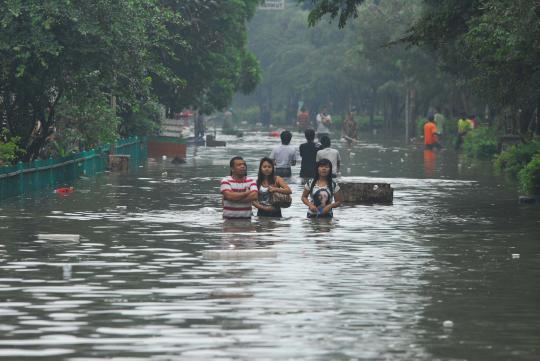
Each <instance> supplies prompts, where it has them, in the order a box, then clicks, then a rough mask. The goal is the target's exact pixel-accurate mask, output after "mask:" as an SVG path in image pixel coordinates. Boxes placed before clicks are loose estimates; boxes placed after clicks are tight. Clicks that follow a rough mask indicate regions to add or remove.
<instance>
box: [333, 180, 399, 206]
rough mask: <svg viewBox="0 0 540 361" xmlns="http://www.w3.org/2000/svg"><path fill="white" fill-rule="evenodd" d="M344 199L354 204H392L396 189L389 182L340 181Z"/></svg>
mask: <svg viewBox="0 0 540 361" xmlns="http://www.w3.org/2000/svg"><path fill="white" fill-rule="evenodd" d="M339 187H340V189H341V193H342V194H343V201H344V202H345V203H352V204H376V203H377V204H392V203H393V202H394V189H393V188H392V187H391V186H390V184H388V183H351V182H340V183H339Z"/></svg>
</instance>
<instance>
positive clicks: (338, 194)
mask: <svg viewBox="0 0 540 361" xmlns="http://www.w3.org/2000/svg"><path fill="white" fill-rule="evenodd" d="M342 203H343V194H341V191H337V192H336V193H335V194H334V202H332V203H331V204H329V205H327V206H326V207H324V209H323V212H322V213H323V214H328V213H330V211H331V210H332V208H337V207H340V206H341V204H342Z"/></svg>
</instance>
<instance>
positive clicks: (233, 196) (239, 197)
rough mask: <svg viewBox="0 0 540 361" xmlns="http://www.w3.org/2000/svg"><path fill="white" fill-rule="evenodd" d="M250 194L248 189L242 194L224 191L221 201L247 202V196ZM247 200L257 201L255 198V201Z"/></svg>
mask: <svg viewBox="0 0 540 361" xmlns="http://www.w3.org/2000/svg"><path fill="white" fill-rule="evenodd" d="M250 193H251V191H250V190H249V189H248V190H246V191H243V192H233V191H231V190H226V191H223V192H222V194H223V199H226V200H228V201H233V202H238V201H243V200H247V198H248V195H249V194H250ZM255 195H257V193H255ZM249 200H250V201H254V200H257V197H255V199H249Z"/></svg>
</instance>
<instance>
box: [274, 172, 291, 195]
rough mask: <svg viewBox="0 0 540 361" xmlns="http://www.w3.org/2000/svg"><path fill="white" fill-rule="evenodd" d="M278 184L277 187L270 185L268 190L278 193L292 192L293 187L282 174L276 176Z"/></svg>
mask: <svg viewBox="0 0 540 361" xmlns="http://www.w3.org/2000/svg"><path fill="white" fill-rule="evenodd" d="M276 184H277V187H270V188H269V189H268V190H269V191H270V192H277V193H283V194H291V193H292V191H291V188H289V185H288V184H287V182H285V180H284V179H283V178H281V177H280V176H276Z"/></svg>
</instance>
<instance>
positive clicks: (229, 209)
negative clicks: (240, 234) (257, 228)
mask: <svg viewBox="0 0 540 361" xmlns="http://www.w3.org/2000/svg"><path fill="white" fill-rule="evenodd" d="M229 165H230V167H231V175H230V176H228V177H225V178H223V179H222V180H221V189H220V190H221V194H222V196H223V218H232V219H239V218H248V219H249V218H251V202H252V201H256V200H257V193H258V191H257V183H255V181H254V180H253V179H251V178H249V177H247V176H246V175H247V173H246V172H247V167H246V162H245V161H244V159H242V157H233V158H232V159H231V161H230V163H229Z"/></svg>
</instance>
